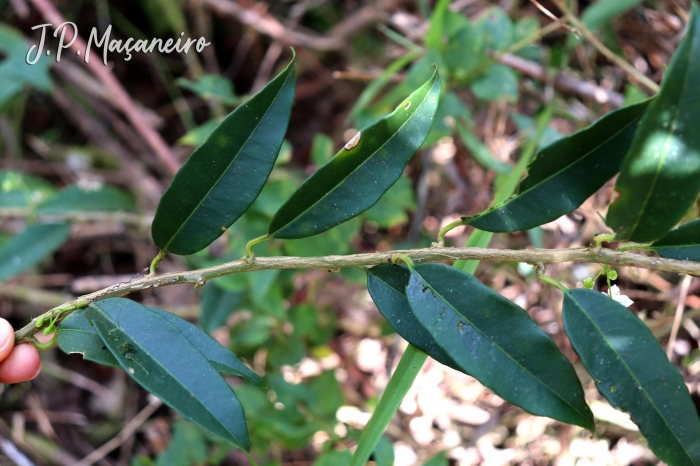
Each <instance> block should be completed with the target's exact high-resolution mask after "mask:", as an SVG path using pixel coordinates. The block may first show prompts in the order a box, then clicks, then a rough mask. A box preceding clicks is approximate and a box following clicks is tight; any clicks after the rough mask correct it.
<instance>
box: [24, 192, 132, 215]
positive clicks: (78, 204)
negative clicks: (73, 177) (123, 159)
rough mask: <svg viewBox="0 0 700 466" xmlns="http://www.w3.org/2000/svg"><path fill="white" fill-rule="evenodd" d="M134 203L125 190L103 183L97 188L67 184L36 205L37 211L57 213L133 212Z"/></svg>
mask: <svg viewBox="0 0 700 466" xmlns="http://www.w3.org/2000/svg"><path fill="white" fill-rule="evenodd" d="M134 210H136V204H135V203H134V200H133V198H132V197H131V196H130V195H128V194H126V193H125V192H123V191H121V190H119V189H117V188H115V187H113V186H107V185H103V186H100V187H98V188H97V189H84V188H81V187H80V186H77V185H75V186H69V187H67V188H65V189H62V190H61V191H59V192H58V193H56V194H54V195H53V196H51V197H49V198H48V199H46V200H45V201H44V202H42V203H41V204H39V205H38V206H37V207H36V211H37V213H41V214H57V213H63V212H76V211H103V212H105V211H123V212H133V211H134Z"/></svg>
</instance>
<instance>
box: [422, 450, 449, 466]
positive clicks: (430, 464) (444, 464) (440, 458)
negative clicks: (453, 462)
mask: <svg viewBox="0 0 700 466" xmlns="http://www.w3.org/2000/svg"><path fill="white" fill-rule="evenodd" d="M449 464H450V462H449V460H448V459H447V455H446V454H445V452H444V451H441V452H440V453H438V454H437V455H435V456H433V457H432V458H430V459H429V460H428V461H426V462H425V464H423V466H449Z"/></svg>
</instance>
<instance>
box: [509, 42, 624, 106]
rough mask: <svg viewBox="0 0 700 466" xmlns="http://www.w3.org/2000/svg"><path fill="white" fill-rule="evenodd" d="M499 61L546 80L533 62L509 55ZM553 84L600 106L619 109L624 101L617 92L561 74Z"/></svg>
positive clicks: (537, 78)
mask: <svg viewBox="0 0 700 466" xmlns="http://www.w3.org/2000/svg"><path fill="white" fill-rule="evenodd" d="M499 61H500V62H501V63H503V64H504V65H507V66H509V67H511V68H513V69H514V70H516V71H519V72H521V73H523V74H525V75H527V76H530V77H531V78H533V79H536V80H538V81H546V80H547V73H546V71H545V69H544V68H543V67H542V66H540V65H539V64H537V63H535V62H532V61H529V60H525V59H524V58H520V57H518V56H516V55H510V54H505V55H503V56H502V57H500V60H499ZM553 84H554V87H556V88H557V89H559V90H561V91H565V92H571V93H574V94H578V95H580V96H583V97H589V98H591V99H593V100H595V101H596V102H599V103H601V104H610V105H614V106H615V107H621V106H622V104H623V103H624V101H625V98H624V96H623V95H622V94H620V93H618V92H615V91H610V90H608V89H604V88H602V87H600V86H596V85H595V84H591V83H589V82H588V81H582V80H580V79H577V78H573V77H571V76H565V75H561V74H560V75H557V76H555V77H554V81H553Z"/></svg>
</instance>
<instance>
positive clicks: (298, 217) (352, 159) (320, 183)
mask: <svg viewBox="0 0 700 466" xmlns="http://www.w3.org/2000/svg"><path fill="white" fill-rule="evenodd" d="M440 88H441V83H440V78H439V76H438V74H437V71H435V72H434V73H433V76H432V78H430V80H428V81H427V82H426V83H425V84H424V85H423V86H421V87H420V88H419V89H417V90H416V91H415V92H413V93H412V94H411V95H410V96H409V97H408V98H407V99H406V100H404V101H403V102H402V103H401V104H400V105H399V106H398V107H397V108H396V110H394V112H393V113H391V114H390V115H388V116H387V117H386V118H384V119H382V120H380V121H378V122H377V123H375V124H373V125H371V126H369V127H367V128H364V129H363V130H362V131H361V136H360V139H359V141H358V142H357V145H355V146H354V147H350V146H346V147H348V149H346V148H345V147H344V148H343V149H341V150H340V152H339V153H338V154H337V155H336V156H335V157H333V158H332V159H331V160H330V161H328V162H327V163H326V164H324V165H323V166H321V167H320V168H319V169H318V170H316V172H315V173H314V174H313V175H311V177H310V178H309V179H307V180H306V181H305V182H304V183H303V184H302V185H301V186H300V187H299V189H297V191H296V192H295V193H294V194H293V195H292V197H291V198H289V200H288V201H287V202H286V203H285V204H284V205H283V206H282V207H280V209H279V210H278V211H277V213H276V214H275V216H274V218H273V219H272V223H271V224H270V228H269V231H268V235H269V236H270V237H274V238H287V239H291V238H304V237H307V236H313V235H317V234H318V233H321V232H323V231H326V230H328V229H330V228H333V227H334V226H336V225H339V224H341V223H343V222H345V221H347V220H350V219H351V218H353V217H355V216H357V215H359V214H361V213H362V212H364V211H365V210H367V209H369V208H370V207H372V206H373V205H374V204H375V203H376V202H377V201H378V200H379V198H380V197H381V196H382V194H384V193H385V192H386V191H387V190H388V189H389V188H390V187H391V186H392V185H393V184H394V183H395V182H396V180H397V179H398V178H399V177H400V176H401V173H402V172H403V169H404V167H405V166H406V164H407V163H408V161H409V160H410V158H411V157H412V156H413V154H414V153H415V151H416V150H418V148H419V147H420V146H421V144H423V141H424V140H425V138H426V137H427V135H428V132H429V131H430V128H431V126H432V123H433V119H434V116H435V111H436V110H437V104H438V98H439V96H440Z"/></svg>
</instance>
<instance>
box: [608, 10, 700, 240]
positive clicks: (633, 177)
mask: <svg viewBox="0 0 700 466" xmlns="http://www.w3.org/2000/svg"><path fill="white" fill-rule="evenodd" d="M698 79H700V10H699V9H698V6H697V4H696V3H695V2H693V4H692V14H691V17H690V22H689V23H688V29H687V31H686V34H685V37H684V38H683V40H682V41H681V43H680V45H679V46H678V49H677V50H676V53H675V54H674V55H673V59H672V60H671V64H670V65H669V67H668V70H667V71H666V75H665V76H664V80H663V82H662V83H661V90H660V91H659V93H658V95H657V98H656V100H655V101H654V102H653V103H652V104H651V105H650V106H649V108H648V109H647V111H646V113H645V114H644V117H643V118H642V121H641V123H640V124H639V130H638V131H637V135H636V137H635V138H634V141H633V142H632V147H631V148H630V151H629V153H628V154H627V155H626V156H625V160H624V161H623V163H622V169H621V171H620V177H619V178H618V179H617V183H616V184H615V189H616V190H617V191H618V192H619V193H620V197H619V198H618V199H617V201H615V202H614V203H613V204H611V205H610V208H609V210H608V216H607V223H608V226H609V227H610V228H612V229H613V230H615V235H616V237H617V239H619V240H627V241H637V242H646V241H653V240H655V239H657V238H660V237H661V236H663V235H664V234H665V233H666V232H667V231H668V230H670V229H671V228H673V226H674V225H675V224H677V223H678V222H679V221H680V220H681V219H682V218H683V215H684V214H685V213H686V211H687V210H688V209H689V208H690V206H691V205H692V204H693V202H694V201H695V198H696V197H697V195H698V192H700V131H698V130H697V121H698V118H700V107H699V106H698V105H697V85H696V84H697V82H698Z"/></svg>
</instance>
